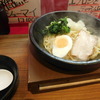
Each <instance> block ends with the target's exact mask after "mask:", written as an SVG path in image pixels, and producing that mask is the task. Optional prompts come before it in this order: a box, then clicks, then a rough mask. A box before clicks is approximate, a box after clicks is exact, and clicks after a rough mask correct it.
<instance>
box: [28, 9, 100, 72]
mask: <svg viewBox="0 0 100 100" xmlns="http://www.w3.org/2000/svg"><path fill="white" fill-rule="evenodd" d="M29 37H30V44H31V45H30V50H31V52H33V53H34V52H35V54H36V56H37V57H38V58H39V59H40V60H41V61H43V62H47V63H49V64H50V65H52V66H53V68H58V69H61V70H66V71H79V72H80V71H83V72H84V71H85V72H86V71H91V70H94V69H97V68H99V67H100V20H99V19H98V18H96V17H93V16H91V15H89V14H86V13H82V12H74V11H55V12H50V13H47V14H45V15H42V16H41V17H39V18H38V19H37V20H36V21H35V22H33V23H32V25H31V27H30V33H29ZM33 53H32V54H33Z"/></svg>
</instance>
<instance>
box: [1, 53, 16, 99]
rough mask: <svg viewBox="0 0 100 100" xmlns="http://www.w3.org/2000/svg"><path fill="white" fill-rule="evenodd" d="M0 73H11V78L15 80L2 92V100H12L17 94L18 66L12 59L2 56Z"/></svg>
mask: <svg viewBox="0 0 100 100" xmlns="http://www.w3.org/2000/svg"><path fill="white" fill-rule="evenodd" d="M0 71H2V72H6V73H9V75H10V76H11V78H13V80H12V81H11V82H10V84H9V85H8V86H6V87H5V88H4V89H2V90H0V100H10V99H11V97H12V96H13V94H14V93H15V91H16V89H17V85H18V68H17V64H16V62H15V61H14V60H13V59H12V58H10V57H8V56H4V55H0ZM3 75H4V74H3ZM6 76H7V75H6ZM3 77H4V76H3Z"/></svg>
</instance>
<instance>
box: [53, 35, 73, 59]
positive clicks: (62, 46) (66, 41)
mask: <svg viewBox="0 0 100 100" xmlns="http://www.w3.org/2000/svg"><path fill="white" fill-rule="evenodd" d="M72 44H73V42H72V39H71V38H70V36H68V35H60V36H56V38H55V39H54V42H53V49H52V54H53V55H54V56H57V57H60V58H63V57H64V56H66V55H67V54H68V52H69V51H70V50H71V48H72Z"/></svg>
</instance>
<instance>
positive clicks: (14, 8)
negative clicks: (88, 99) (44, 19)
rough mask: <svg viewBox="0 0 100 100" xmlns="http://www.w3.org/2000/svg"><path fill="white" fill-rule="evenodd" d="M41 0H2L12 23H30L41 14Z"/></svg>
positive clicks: (0, 2) (0, 1)
mask: <svg viewBox="0 0 100 100" xmlns="http://www.w3.org/2000/svg"><path fill="white" fill-rule="evenodd" d="M40 1H41V0H0V4H1V5H2V6H4V8H5V10H6V12H7V15H8V17H9V22H10V23H30V22H32V21H33V20H35V19H36V18H37V17H38V16H40V15H41V8H40V7H41V6H40V4H41V2H40Z"/></svg>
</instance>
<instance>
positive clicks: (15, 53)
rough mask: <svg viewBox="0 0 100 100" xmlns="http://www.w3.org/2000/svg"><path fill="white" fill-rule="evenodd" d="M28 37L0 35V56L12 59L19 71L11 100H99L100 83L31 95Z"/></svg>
mask: <svg viewBox="0 0 100 100" xmlns="http://www.w3.org/2000/svg"><path fill="white" fill-rule="evenodd" d="M28 41H29V40H28V35H4V36H3V35H1V36H0V55H6V56H9V57H11V58H12V59H14V60H15V61H16V63H17V65H18V69H19V85H18V88H17V91H16V93H15V95H14V96H13V97H12V99H11V100H100V83H95V84H91V85H85V86H80V87H74V88H69V89H63V90H58V91H52V92H47V93H40V94H32V93H30V92H29V91H28V85H27V83H28V43H29V42H28Z"/></svg>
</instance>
